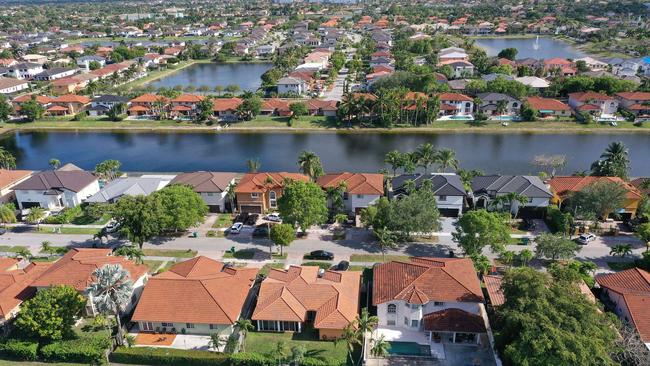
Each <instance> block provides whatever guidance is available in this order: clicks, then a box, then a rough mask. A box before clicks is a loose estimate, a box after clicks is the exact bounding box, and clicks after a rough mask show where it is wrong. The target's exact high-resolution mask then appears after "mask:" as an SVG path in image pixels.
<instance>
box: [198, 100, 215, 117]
mask: <svg viewBox="0 0 650 366" xmlns="http://www.w3.org/2000/svg"><path fill="white" fill-rule="evenodd" d="M197 108H198V113H197V114H196V119H197V120H198V121H199V122H203V121H207V120H208V119H210V117H211V116H212V114H213V113H214V111H213V108H214V104H213V103H212V98H204V99H203V100H201V101H200V102H199V103H198V105H197Z"/></svg>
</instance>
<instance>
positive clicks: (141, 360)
mask: <svg viewBox="0 0 650 366" xmlns="http://www.w3.org/2000/svg"><path fill="white" fill-rule="evenodd" d="M109 360H110V361H111V362H115V363H124V364H137V365H154V366H175V365H185V366H226V365H231V363H230V362H229V361H228V355H225V354H222V353H214V352H209V351H186V350H182V349H174V348H154V347H131V348H127V347H118V348H117V349H116V350H115V351H113V353H111V355H110V356H109Z"/></svg>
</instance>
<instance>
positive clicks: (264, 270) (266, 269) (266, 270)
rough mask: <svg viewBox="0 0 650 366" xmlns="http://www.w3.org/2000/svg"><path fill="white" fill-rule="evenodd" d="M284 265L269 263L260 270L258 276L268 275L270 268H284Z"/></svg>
mask: <svg viewBox="0 0 650 366" xmlns="http://www.w3.org/2000/svg"><path fill="white" fill-rule="evenodd" d="M285 266H286V265H285V264H284V263H270V264H265V265H264V267H262V268H261V269H260V274H263V275H265V274H268V273H269V271H270V270H271V268H284V267H285Z"/></svg>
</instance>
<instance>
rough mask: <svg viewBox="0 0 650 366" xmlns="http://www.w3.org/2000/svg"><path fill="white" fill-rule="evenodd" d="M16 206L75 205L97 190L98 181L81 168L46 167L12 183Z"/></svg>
mask: <svg viewBox="0 0 650 366" xmlns="http://www.w3.org/2000/svg"><path fill="white" fill-rule="evenodd" d="M14 192H15V193H16V201H18V207H19V208H20V209H21V210H23V209H27V208H31V207H41V208H44V209H46V210H61V209H63V208H66V207H75V206H77V205H79V204H80V203H81V202H83V201H84V200H85V199H86V198H88V197H90V196H92V195H93V194H95V193H97V192H99V182H98V181H97V178H96V177H95V176H94V175H92V174H91V173H89V172H87V171H84V170H71V171H62V170H48V171H44V172H40V173H38V174H35V175H33V176H31V177H30V178H29V179H27V180H25V181H23V182H21V183H19V184H17V185H16V186H15V187H14Z"/></svg>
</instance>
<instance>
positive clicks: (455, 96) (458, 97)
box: [438, 93, 474, 102]
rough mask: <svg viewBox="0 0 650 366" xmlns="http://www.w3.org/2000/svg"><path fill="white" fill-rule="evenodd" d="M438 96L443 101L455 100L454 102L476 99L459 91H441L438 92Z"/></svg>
mask: <svg viewBox="0 0 650 366" xmlns="http://www.w3.org/2000/svg"><path fill="white" fill-rule="evenodd" d="M438 98H440V100H441V101H454V102H472V101H474V100H473V99H472V98H470V97H468V96H467V95H464V94H459V93H440V94H438Z"/></svg>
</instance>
